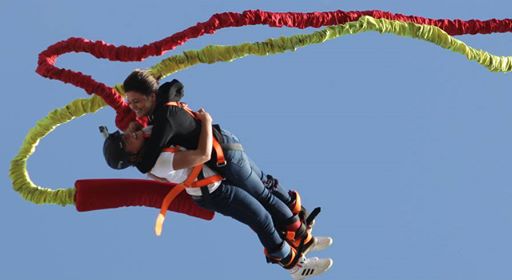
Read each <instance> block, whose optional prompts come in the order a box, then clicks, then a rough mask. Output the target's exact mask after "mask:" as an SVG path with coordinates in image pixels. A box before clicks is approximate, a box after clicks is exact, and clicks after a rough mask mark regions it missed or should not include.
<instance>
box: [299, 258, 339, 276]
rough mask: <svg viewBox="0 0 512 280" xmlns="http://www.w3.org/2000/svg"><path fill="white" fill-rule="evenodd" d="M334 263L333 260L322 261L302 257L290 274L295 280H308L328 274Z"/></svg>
mask: <svg viewBox="0 0 512 280" xmlns="http://www.w3.org/2000/svg"><path fill="white" fill-rule="evenodd" d="M333 263H334V262H333V260H332V259H330V258H327V259H320V258H317V257H312V258H306V257H305V256H302V257H300V259H299V261H298V262H297V264H296V265H295V266H294V267H292V268H291V269H289V272H290V274H291V276H292V279H294V280H302V279H307V278H309V277H312V276H316V275H319V274H322V273H324V272H326V271H327V270H329V268H331V266H332V264H333Z"/></svg>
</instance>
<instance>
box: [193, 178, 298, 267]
mask: <svg viewBox="0 0 512 280" xmlns="http://www.w3.org/2000/svg"><path fill="white" fill-rule="evenodd" d="M192 199H193V200H194V201H195V202H196V203H197V204H198V205H199V206H201V207H203V208H206V209H209V210H212V211H215V212H218V213H221V214H222V215H225V216H229V217H232V218H233V219H235V220H237V221H239V222H241V223H243V224H246V225H248V226H249V227H250V228H251V229H252V230H253V231H254V232H255V233H256V234H257V235H258V238H259V240H260V242H261V244H262V245H263V247H265V248H266V249H267V251H268V253H269V255H270V256H272V257H274V258H278V259H282V258H284V257H286V256H287V255H288V254H289V252H290V247H289V245H288V243H286V242H284V240H283V239H282V238H281V236H280V235H279V233H278V232H277V230H276V228H275V226H274V223H273V222H272V217H271V216H270V213H269V212H268V211H267V210H266V209H265V208H264V207H263V205H261V203H260V202H259V201H258V200H256V199H255V198H254V197H252V196H251V195H250V194H249V193H247V192H246V191H244V190H242V189H241V188H239V187H236V186H233V185H230V184H227V183H225V182H223V183H222V184H221V185H220V186H219V187H218V188H217V189H216V190H215V191H214V192H213V193H211V194H209V196H208V197H203V196H192Z"/></svg>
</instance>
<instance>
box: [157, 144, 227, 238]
mask: <svg viewBox="0 0 512 280" xmlns="http://www.w3.org/2000/svg"><path fill="white" fill-rule="evenodd" d="M163 151H164V152H171V153H175V152H177V151H179V150H178V149H177V148H176V147H168V148H165V149H163ZM202 170H203V165H202V164H200V165H197V166H194V168H193V169H192V172H190V174H189V175H188V177H187V179H185V181H183V182H182V183H180V184H177V185H176V186H174V188H172V189H171V190H170V191H169V192H168V193H167V195H166V196H165V198H164V200H163V201H162V206H161V207H160V213H159V214H158V217H157V218H156V222H155V234H156V235H157V236H160V235H161V234H162V228H163V225H164V221H165V215H166V214H167V209H169V206H170V205H171V203H172V202H173V200H174V199H175V198H176V197H177V196H178V195H179V194H180V193H181V192H182V191H183V190H184V189H185V188H201V187H204V186H208V185H209V184H213V183H215V182H218V181H222V180H223V178H222V176H220V175H213V176H209V177H206V178H204V179H201V180H197V181H196V179H197V177H198V176H199V174H200V173H201V171H202Z"/></svg>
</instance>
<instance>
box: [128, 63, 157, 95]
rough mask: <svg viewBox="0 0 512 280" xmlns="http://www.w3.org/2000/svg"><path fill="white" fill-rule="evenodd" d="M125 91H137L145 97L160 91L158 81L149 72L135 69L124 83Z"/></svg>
mask: <svg viewBox="0 0 512 280" xmlns="http://www.w3.org/2000/svg"><path fill="white" fill-rule="evenodd" d="M123 87H124V91H125V92H128V91H136V92H138V93H140V94H143V95H145V96H149V95H151V94H152V93H157V91H158V80H157V79H155V77H153V76H152V75H151V74H150V73H149V71H147V70H142V69H135V70H134V71H133V72H132V73H131V74H130V75H128V77H126V79H125V80H124V82H123Z"/></svg>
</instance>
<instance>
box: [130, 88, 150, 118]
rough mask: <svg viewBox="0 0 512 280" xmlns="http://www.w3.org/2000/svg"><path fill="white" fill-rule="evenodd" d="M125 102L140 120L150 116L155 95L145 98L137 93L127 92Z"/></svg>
mask: <svg viewBox="0 0 512 280" xmlns="http://www.w3.org/2000/svg"><path fill="white" fill-rule="evenodd" d="M126 100H127V102H128V106H130V109H132V111H134V112H135V114H136V115H137V117H139V118H140V117H145V116H149V115H150V114H151V112H152V111H153V108H154V107H155V100H156V94H154V93H152V94H151V95H149V96H146V95H143V94H141V93H139V92H137V91H128V92H126Z"/></svg>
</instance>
